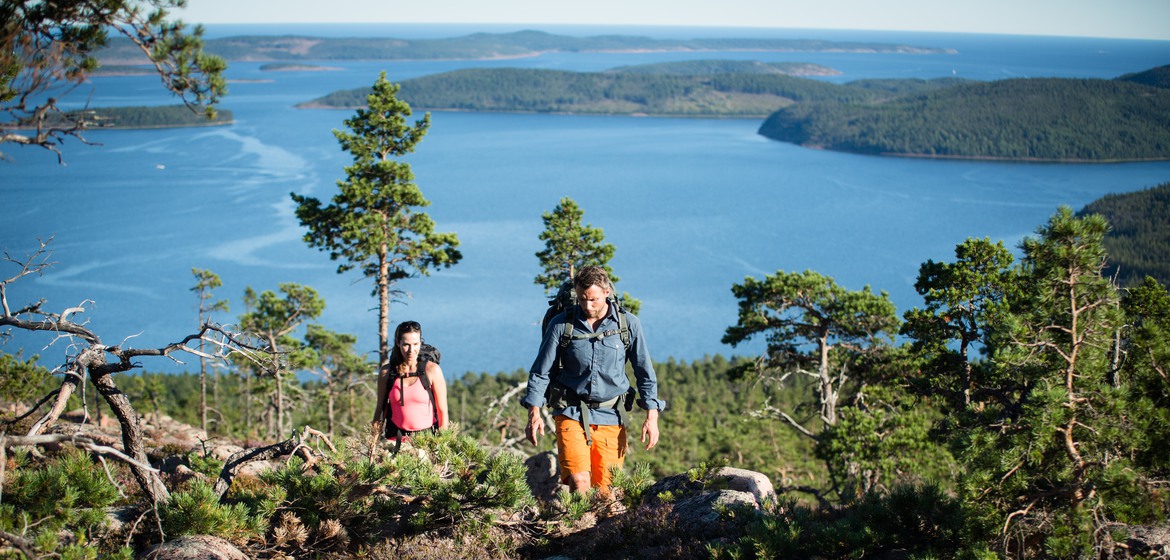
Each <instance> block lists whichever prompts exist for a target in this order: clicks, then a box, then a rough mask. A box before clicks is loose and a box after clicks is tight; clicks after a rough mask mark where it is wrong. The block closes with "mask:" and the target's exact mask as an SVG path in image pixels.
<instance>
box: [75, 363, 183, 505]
mask: <svg viewBox="0 0 1170 560" xmlns="http://www.w3.org/2000/svg"><path fill="white" fill-rule="evenodd" d="M90 378H91V379H92V380H93V384H94V386H96V387H97V390H98V393H99V394H101V396H102V397H104V398H105V400H106V403H107V404H109V405H110V410H111V411H112V412H113V413H114V416H115V417H116V418H117V419H118V423H119V424H121V425H122V447H123V451H124V452H125V453H126V455H129V456H130V457H131V458H133V459H135V460H136V461H139V462H141V463H142V464H144V465H149V464H150V459H149V458H147V456H146V445H145V444H144V443H143V440H142V426H141V424H140V423H139V421H138V413H137V412H135V411H134V407H132V406H131V405H130V399H128V398H126V394H125V393H123V392H122V391H120V390H118V387H117V386H116V385H115V384H114V377H113V376H112V375H109V374H101V375H98V376H97V377H96V378H95V377H94V374H93V370H92V369H91V370H90ZM128 465H129V467H130V472H131V474H133V475H134V479H135V480H136V481H138V485H139V486H141V487H142V491H143V493H145V494H146V497H147V498H149V499H150V501H151V502H153V503H155V504H161V503H166V502H167V501H168V500H169V499H170V497H171V496H170V492H168V491H167V488H166V486H164V485H163V482H162V478H161V477H159V475H158V472H151V471H148V470H146V469H144V468H142V467H140V466H138V465H135V464H132V463H128Z"/></svg>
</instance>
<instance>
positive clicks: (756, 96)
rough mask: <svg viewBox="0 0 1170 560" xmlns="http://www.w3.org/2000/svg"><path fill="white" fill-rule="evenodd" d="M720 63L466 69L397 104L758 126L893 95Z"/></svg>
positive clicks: (341, 97)
mask: <svg viewBox="0 0 1170 560" xmlns="http://www.w3.org/2000/svg"><path fill="white" fill-rule="evenodd" d="M721 62H723V61H719V62H712V61H694V62H686V63H670V64H652V65H646V66H630V67H622V68H617V69H614V70H609V71H605V72H567V71H560V70H541V69H524V68H494V69H485V68H472V69H464V70H456V71H453V72H446V73H443V74H435V75H431V76H423V77H420V78H414V79H411V80H406V81H403V82H402V83H401V84H400V85H401V88H402V89H401V90H400V91H399V93H398V96H399V98H401V99H402V100H404V101H406V102H407V103H410V105H411V106H412V107H414V108H416V109H422V110H459V111H497V112H535V113H578V114H605V115H652V116H687V117H737V118H749V117H750V118H763V117H765V116H767V115H769V114H771V113H772V112H774V111H775V110H776V109H778V108H781V107H784V106H788V105H791V104H793V103H796V102H799V101H811V100H830V99H831V100H837V101H839V102H860V101H863V100H869V99H875V98H878V97H881V96H888V91H887V90H888V89H889V87H893V86H888V87H886V88H882V87H877V86H876V83H867V84H866V85H863V86H859V87H843V86H839V85H834V84H830V83H826V82H822V81H818V80H810V79H804V78H798V77H793V76H789V75H786V74H784V73H783V70H784V69H785V66H783V65H779V66H773V65H765V64H763V63H751V62H747V63H744V64H727V65H724V64H721ZM800 68H801V69H804V70H807V69H808V68H809V67H808V66H807V65H800ZM817 68H819V69H821V70H819V71H822V72H823V71H827V70H829V69H824V67H817ZM719 70H747V71H745V72H741V73H718V71H719ZM938 87H943V86H940V85H938V84H936V83H934V82H933V81H925V80H910V81H906V82H905V83H903V84H902V85H901V86H900V87H898V88H897V89H900V90H902V91H931V90H934V89H937V88H938ZM369 93H370V88H357V89H352V90H344V91H338V92H333V93H331V94H329V95H326V96H323V97H320V98H317V99H314V100H312V101H308V102H306V103H302V104H300V105H299V107H302V108H343V109H351V108H356V107H362V106H364V105H365V103H366V96H367V95H369Z"/></svg>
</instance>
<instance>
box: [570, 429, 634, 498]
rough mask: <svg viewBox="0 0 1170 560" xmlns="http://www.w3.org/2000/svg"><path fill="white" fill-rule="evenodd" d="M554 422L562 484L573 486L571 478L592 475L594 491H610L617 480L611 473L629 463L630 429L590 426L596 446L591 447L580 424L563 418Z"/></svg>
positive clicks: (590, 478)
mask: <svg viewBox="0 0 1170 560" xmlns="http://www.w3.org/2000/svg"><path fill="white" fill-rule="evenodd" d="M554 420H555V421H556V424H557V458H558V463H559V464H560V467H561V482H564V483H565V484H569V477H570V476H571V475H573V474H575V473H583V472H588V473H589V475H590V476H589V480H590V483H591V485H592V486H593V487H594V488H608V487H609V485H610V483H611V482H612V480H613V475H612V473H611V472H610V469H613V468H621V467H622V464H623V463H624V462H625V459H626V427H625V426H598V425H596V424H594V425H592V426H590V428H591V433H592V435H593V446H592V447H590V446H589V444H588V443H587V442H586V441H585V430H584V429H582V428H581V423H580V422H578V421H576V420H573V419H572V418H569V417H568V416H562V415H557V416H556V417H555V418H554Z"/></svg>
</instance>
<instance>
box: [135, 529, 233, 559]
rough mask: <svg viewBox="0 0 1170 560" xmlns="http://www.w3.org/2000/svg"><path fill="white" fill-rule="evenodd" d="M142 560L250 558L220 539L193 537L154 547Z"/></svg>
mask: <svg viewBox="0 0 1170 560" xmlns="http://www.w3.org/2000/svg"><path fill="white" fill-rule="evenodd" d="M142 560H248V556H247V555H246V554H244V553H243V552H240V549H238V548H236V547H235V545H233V544H232V543H230V542H228V541H226V540H224V539H221V538H219V537H213V536H210V535H193V536H189V537H179V538H177V539H175V540H171V541H167V542H165V543H162V544H157V545H154V546H152V547H150V549H148V550H147V551H146V553H145V554H144V555H143V556H142Z"/></svg>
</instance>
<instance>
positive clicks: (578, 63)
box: [0, 25, 1170, 376]
mask: <svg viewBox="0 0 1170 560" xmlns="http://www.w3.org/2000/svg"><path fill="white" fill-rule="evenodd" d="M517 29H519V28H514V27H507V26H469V25H458V26H456V25H451V26H440V25H349V26H344V25H321V26H310V25H279V26H275V25H274V26H255V25H248V26H243V25H240V26H233V25H221V26H210V27H209V28H208V35H209V36H212V37H218V36H232V35H244V34H300V35H318V36H326V35H327V36H366V37H368V36H393V37H402V38H433V37H446V36H457V35H463V34H467V33H472V32H479V31H486V32H506V31H513V30H517ZM540 29H542V30H545V31H549V32H553V33H562V34H570V35H581V36H588V35H599V34H605V33H622V34H632V35H645V36H653V37H664V38H688V37H731V36H752V37H787V38H798V39H806V38H807V39H830V40H841V41H873V42H891V43H901V44H910V45H918V46H927V47H943V48H950V49H954V50H955V51H956V53H955V54H947V55H942V54H934V55H909V54H860V53H763V52H713V53H611V54H601V53H555V54H547V55H542V56H539V57H532V58H524V59H515V60H493V61H414V62H369V61H364V62H338V61H323V62H319V64H321V65H324V66H331V67H338V68H339V70H336V71H329V72H265V71H261V70H260V69H259V67H260V66H261V63H247V62H240V63H233V64H231V66H230V68H229V70H228V77H229V79H230V80H231V83H230V84H229V87H230V94H229V96H228V97H227V98H225V100H224V102H223V104H222V107H223V108H224V109H229V110H231V111H232V113H233V114H234V115H235V119H236V122H235V124H233V125H231V126H227V127H216V128H188V129H171V130H137V131H105V132H101V131H98V132H92V133H90V134H89V135H88V136H87V138H88V139H89V140H90V141H92V142H95V143H96V144H95V145H84V144H81V143H79V142H76V141H72V142H68V143H67V144H66V145H65V146H64V158H65V162H66V165H63V166H62V165H58V164H57V160H56V156H54V155H53V154H50V153H47V152H45V151H43V150H36V149H31V148H19V147H15V146H12V145H5V146H3V150H4V151H5V153H6V154H7V155H8V156H9V158H10V161H7V162H0V197H2V198H0V205H2V207H3V210H4V211H3V215H4V220H3V221H0V246H2V247H0V248H3V249H4V250H5V251H7V254H8V256H9V257H11V258H16V259H20V258H22V257H23V256H25V255H27V254H28V253H29V252H31V251H32V250H33V249H34V248H35V247H36V246H37V242H38V240H47V239H50V238H51V239H52V242H51V243H50V245H49V247H50V249H51V250H52V255H51V259H50V260H51V261H52V262H54V263H55V264H54V265H53V266H52V267H51V268H50V269H48V270H46V271H45V272H44V274H42V275H40V276H36V277H30V278H25V279H22V280H20V281H18V282H16V283H14V284H12V285H10V286H9V287H8V288H7V293H6V295H7V301H8V304H9V306H10V307H12V308H17V307H20V306H23V305H24V304H27V303H31V302H33V301H36V300H39V299H42V298H43V299H44V300H45V304H44V308H46V309H49V310H54V311H61V310H64V309H66V308H70V307H74V306H77V305H84V306H85V308H86V311H85V313H84V314H82V315H79V316H76V317H75V319H77V320H87V321H88V326H89V327H90V328H91V329H92V330H94V331H95V332H96V333H98V334H99V335H100V336H101V337H102V338H103V341H104V342H105V343H107V344H122V343H123V341H125V344H127V345H133V346H139V347H159V346H163V345H165V344H167V343H170V342H174V341H177V340H180V339H181V338H183V337H184V336H185V335H186V334H189V333H191V332H193V331H194V330H195V329H196V326H197V316H196V306H197V303H198V302H197V301H196V296H195V294H194V293H193V292H191V290H190V288H191V287H192V286H193V285H194V278H193V276H192V272H191V271H192V269H193V268H199V269H209V270H211V271H213V272H215V273H217V274H218V275H219V276H220V277H221V278H222V280H223V283H224V285H223V287H222V288H220V289H219V290H218V291H217V292H216V296H217V297H218V298H220V299H226V300H229V302H230V305H231V310H230V311H229V312H227V313H222V314H220V315H217V316H216V317H215V319H216V320H217V321H219V322H222V323H228V324H230V323H232V322H234V321H235V320H236V317H237V316H238V314H239V313H241V312H242V311H243V303H242V295H243V293H244V290H245V289H246V288H247V287H251V288H252V289H254V290H257V291H264V290H274V291H275V290H277V289H278V287H279V285H280V284H282V283H286V282H293V283H299V284H306V285H309V286H312V287H314V288H315V289H317V290H318V291H319V292H320V293H321V295H322V296H323V297H324V298H325V300H326V309H325V312H324V314H323V315H322V316H321V317H320V319H319V322H320V323H321V324H323V325H324V326H325V327H327V328H329V329H332V330H335V331H339V332H347V333H353V334H356V335H357V336H358V341H359V343H358V345H359V350H360V351H362V352H366V353H368V355H370V356H371V358H372V357H374V356H376V344H377V325H376V321H377V311H376V307H377V302H376V299H375V298H374V297H373V296H372V295H371V294H372V288H373V286H372V284H371V283H370V281H368V280H367V279H365V278H362V277H361V276H360V275H359V274H357V273H354V272H349V273H346V274H341V275H339V274H337V273H336V268H337V263H335V262H332V261H330V260H329V258H328V255H326V254H323V253H321V252H319V251H317V250H315V249H311V248H309V247H308V246H307V245H306V244H305V243H304V242H303V240H302V236H303V235H304V231H303V230H302V228H301V227H300V226H299V224H298V223H297V220H296V218H295V216H294V215H293V204H292V202H291V200H290V198H289V193H290V192H296V193H301V194H309V195H312V196H315V197H317V198H320V199H322V200H327V199H328V198H329V197H331V196H332V195H333V193H334V192H335V189H336V182H337V181H338V180H339V179H341V178H343V177H344V173H343V168H344V167H345V166H346V165H348V164H349V163H350V161H349V159H348V157H347V156H346V154H345V153H343V152H342V151H341V150H340V148H339V147H338V144H337V142H336V140H335V138H334V136H333V133H332V131H333V130H334V129H337V128H340V127H342V126H343V125H342V122H343V120H344V119H346V118H347V117H349V116H350V115H351V114H352V112H350V111H336V110H298V109H295V108H293V105H295V104H296V103H299V102H301V101H306V100H309V99H312V98H315V97H318V96H321V95H324V94H326V93H329V92H332V91H335V90H338V89H350V88H358V87H366V86H369V85H371V84H372V83H373V82H374V80H375V79H376V78H377V76H378V73H379V72H381V71H386V72H387V74H388V77H389V78H390V79H391V80H392V81H400V80H405V79H409V78H413V77H417V76H422V75H427V74H433V73H437V72H445V71H449V70H454V69H458V68H463V67H469V66H477V67H489V66H490V67H528V68H555V69H564V70H579V71H591V70H603V69H607V68H613V67H617V66H624V65H630V64H643V63H649V62H661V61H668V60H686V59H696V58H729V59H732V58H734V59H752V60H761V61H767V62H777V61H798V62H813V63H818V64H823V65H825V66H829V67H832V68H836V69H838V70H840V71H842V72H843V74H842V75H840V76H833V77H829V78H824V79H826V80H829V81H834V82H847V81H851V80H857V79H863V78H935V77H944V76H959V77H964V78H970V79H977V80H996V79H1003V78H1011V77H1093V78H1113V77H1117V76H1119V75H1122V74H1126V73H1130V72H1139V71H1143V70H1146V69H1149V68H1152V67H1155V66H1161V65H1165V64H1168V63H1170V42H1164V41H1136V40H1116V39H1092V38H1057V37H1021V36H989V35H969V34H937V33H895V32H862V31H831V30H784V29H706V28H668V27H639V28H613V27H605V28H602V27H583V26H545V27H541V28H540ZM86 102H88V103H90V104H91V105H94V106H117V105H147V104H169V103H174V100H173V99H171V98H169V97H167V96H166V95H164V94H161V93H160V87H159V84H158V80H157V78H151V77H99V78H94V79H93V80H92V82H91V83H90V84H87V85H85V86H83V87H81V88H79V89H78V90H76V91H74V92H73V93H72V94H71V95H70V96H69V97H66V98H64V105H66V106H73V107H76V106H81V105H83V104H85V103H86ZM431 116H432V120H433V123H432V126H431V129H430V132H429V133H428V135H427V137H426V138H425V139H424V140H423V141H422V142H421V143H420V144H419V145H418V148H417V151H416V152H415V153H414V154H412V155H410V156H409V157H408V158H407V161H408V162H409V163H410V164H411V166H412V169H413V171H414V173H415V176H416V181H417V183H418V184H419V186H420V187H421V188H422V190H423V192H424V193H425V195H426V196H427V197H428V198H429V200H430V201H431V203H432V204H431V206H430V207H429V208H427V209H426V211H427V212H428V213H429V214H430V215H431V216H432V217H433V218H434V220H435V222H436V224H437V228H438V230H439V231H453V232H457V233H458V235H459V239H460V241H461V247H460V249H461V251H462V252H463V260H462V261H461V262H460V263H459V264H458V265H456V266H454V267H452V268H450V269H443V270H438V271H435V272H434V273H433V274H432V275H431V276H429V277H423V278H415V279H409V280H405V281H403V282H401V283H399V284H398V285H397V286H396V287H397V288H400V289H402V290H404V293H403V295H402V297H401V298H400V301H398V302H396V303H395V304H394V305H393V306H392V308H391V321H392V323H397V322H399V321H402V320H408V319H410V320H417V321H420V322H421V323H422V324H423V326H424V338H425V339H426V340H427V341H428V342H430V343H432V344H434V345H436V346H438V347H439V348H440V349H441V350H442V352H443V367H444V369H445V371H446V372H447V374H448V376H457V375H459V374H462V373H463V372H468V371H474V372H489V373H492V372H498V371H512V370H516V369H527V367H528V366H529V365H530V364H531V361H532V358H533V357H534V355H535V350H536V345H537V343H538V340H539V328H540V327H539V323H540V318H541V316H542V314H543V312H544V308H545V306H546V303H545V302H546V295H545V293H544V292H543V290H542V289H541V288H540V287H539V286H537V285H535V284H534V283H533V278H534V277H535V276H536V275H537V274H538V273H540V268H539V263H538V261H537V258H536V256H535V253H536V252H537V251H539V250H540V249H541V248H542V243H541V242H540V240H539V239H538V236H539V235H540V232H541V230H542V229H543V223H542V221H541V214H542V213H544V212H548V211H550V210H552V208H553V207H554V206H556V204H557V203H558V201H559V200H560V199H561V198H562V197H566V196H568V197H571V198H573V199H574V200H575V201H577V202H578V203H579V204H580V205H581V207H582V208H583V209H584V210H585V222H586V223H588V224H591V225H592V226H594V227H599V228H602V229H603V230H604V231H605V235H606V241H607V242H609V243H612V244H614V245H615V246H616V247H617V252H616V256H615V257H614V259H613V260H612V261H611V263H610V264H611V265H612V266H613V268H614V269H615V271H616V273H617V275H618V276H619V277H620V278H621V281H620V282H619V286H618V287H619V290H622V291H628V292H629V293H630V294H631V295H633V296H635V297H637V298H639V299H641V300H642V301H643V307H642V313H641V318H642V321H643V323H644V324H645V326H646V330H647V333H648V336H649V345H650V349H651V352H652V355H653V356H654V357H655V359H656V360H658V361H662V360H666V359H668V358H674V359H676V360H686V361H690V360H694V359H698V358H701V357H703V356H706V355H714V354H723V355H725V356H728V355H747V354H753V353H757V352H759V351H760V350H762V348H763V342H762V341H754V342H752V343H749V344H747V345H741V346H740V347H738V348H731V347H729V346H726V345H723V344H721V343H720V338H721V337H722V335H723V332H724V331H725V329H726V328H727V327H728V326H730V325H733V324H734V323H735V321H736V300H735V298H734V297H732V295H731V291H730V290H731V286H732V285H733V284H735V283H738V282H742V281H743V280H744V278H745V277H749V276H750V277H755V278H762V277H763V276H764V275H767V274H772V273H775V272H777V271H780V270H783V271H802V270H814V271H817V272H820V273H822V274H824V275H827V276H830V277H832V278H834V279H835V280H836V281H837V282H838V283H839V284H841V285H843V286H845V287H847V288H849V289H861V288H862V287H864V286H867V285H868V286H871V287H872V288H873V289H874V290H879V291H886V292H888V293H889V295H890V298H891V299H892V300H893V301H894V302H895V303H896V304H897V306H898V307H899V308H900V309H902V310H906V309H910V308H912V307H914V306H916V305H921V298H920V297H919V296H918V295H917V294H916V293H915V292H914V288H913V284H914V281H915V277H916V275H917V271H918V267H919V265H920V264H921V263H922V262H924V261H926V260H928V259H935V260H944V259H951V258H953V249H954V247H955V245H956V244H958V243H960V242H962V241H963V240H964V239H966V238H968V237H980V238H982V237H988V238H991V239H993V240H1003V241H1004V242H1005V243H1006V244H1008V245H1009V246H1012V247H1014V246H1016V245H1017V244H1018V243H1019V241H1020V240H1021V239H1023V238H1024V237H1025V236H1028V235H1030V234H1032V233H1033V232H1034V231H1035V229H1036V228H1037V227H1038V226H1040V225H1041V224H1043V223H1044V222H1045V220H1046V219H1047V218H1048V217H1049V216H1051V215H1052V214H1053V213H1054V212H1055V211H1056V209H1057V207H1058V206H1060V205H1068V206H1071V207H1073V208H1074V209H1079V208H1081V207H1082V206H1084V205H1085V204H1087V203H1089V202H1091V201H1093V200H1095V199H1097V198H1099V197H1101V196H1103V195H1106V194H1109V193H1123V192H1130V191H1135V190H1140V189H1144V188H1148V187H1152V186H1155V185H1158V184H1161V183H1164V182H1167V181H1170V162H1157V163H1130V164H1101V165H1095V164H1081V165H1064V164H1023V163H991V162H965V161H933V160H918V159H899V158H883V157H873V156H860V155H851V154H842V153H834V152H827V151H817V150H809V149H804V148H800V147H798V146H793V145H790V144H784V143H780V142H775V141H771V140H767V139H765V138H763V137H762V136H760V135H758V134H757V132H756V130H757V128H758V127H759V124H760V122H759V120H756V119H728V120H705V119H665V118H635V117H596V116H566V115H532V114H489V113H458V112H436V113H432V115H431ZM15 270H16V269H15V267H14V266H13V265H12V264H11V263H8V262H4V263H0V278H8V277H10V276H11V275H12V274H14V273H15ZM3 351H5V352H8V353H17V352H22V353H23V354H24V355H25V356H26V357H27V356H29V355H33V354H38V355H40V356H41V360H40V363H41V364H42V365H46V366H50V367H52V366H55V365H57V364H60V363H61V362H62V361H63V360H64V358H65V356H66V355H67V354H69V353H70V352H72V351H75V349H74V348H72V347H70V346H69V345H68V341H67V340H55V339H54V337H53V336H51V335H45V334H35V335H29V334H23V333H15V336H13V337H12V338H11V339H10V340H9V342H8V343H7V344H6V345H5V346H4V347H3ZM177 357H178V359H179V360H181V361H182V362H186V363H185V364H184V363H179V362H176V361H172V360H168V359H165V358H150V359H143V361H142V365H143V368H144V369H146V370H148V371H182V370H185V369H187V370H193V369H197V368H198V365H197V364H198V360H197V359H195V358H194V357H192V356H188V355H179V356H177ZM192 364H194V366H192Z"/></svg>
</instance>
